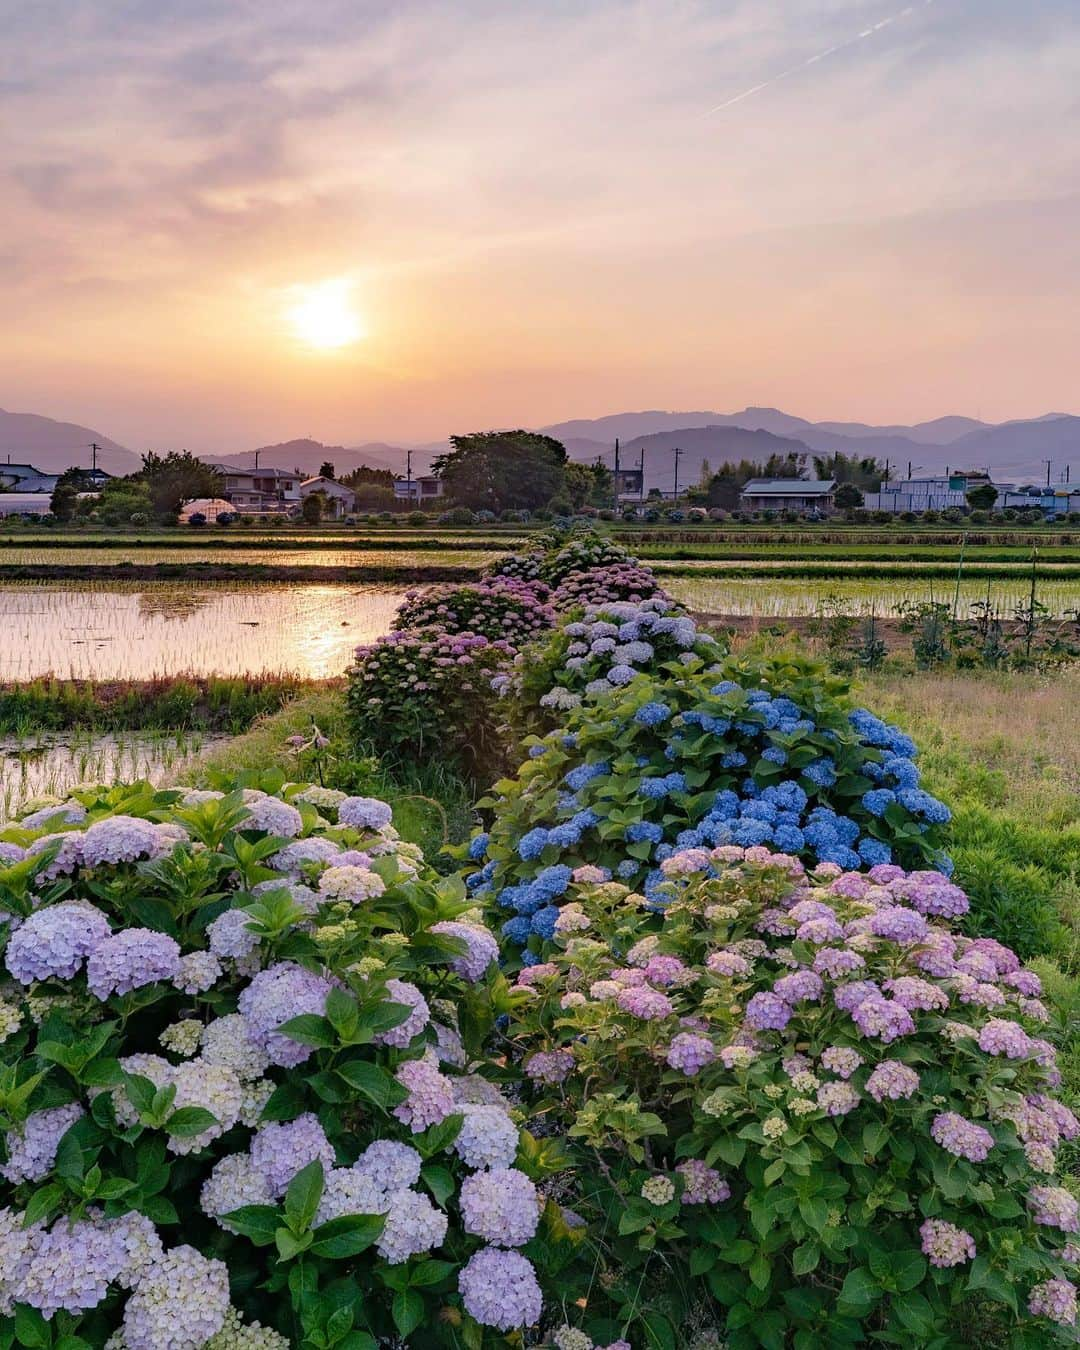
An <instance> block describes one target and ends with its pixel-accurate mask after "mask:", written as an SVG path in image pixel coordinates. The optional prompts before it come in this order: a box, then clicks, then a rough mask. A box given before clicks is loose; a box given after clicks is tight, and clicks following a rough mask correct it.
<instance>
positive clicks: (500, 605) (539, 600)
mask: <svg viewBox="0 0 1080 1350" xmlns="http://www.w3.org/2000/svg"><path fill="white" fill-rule="evenodd" d="M547 594H548V588H547V586H545V585H544V583H543V582H542V581H531V582H526V581H519V580H517V579H516V578H513V577H505V576H501V577H494V578H492V580H490V581H481V582H479V583H477V584H476V585H463V586H443V587H435V588H432V589H429V590H426V591H410V592H409V593H408V594H407V595H406V596H405V600H404V603H403V604H402V605H401V607H400V609H399V610H398V612H397V618H396V620H395V626H396V627H397V628H441V629H443V630H445V631H446V632H447V633H480V634H482V635H483V636H484V637H486V638H490V639H491V640H494V639H496V638H504V639H505V640H506V641H507V642H509V643H511V644H512V645H513V646H514V647H521V646H522V645H523V644H524V643H526V642H531V641H532V640H533V639H534V638H538V637H539V636H540V635H541V634H542V633H543V632H544V630H545V629H547V628H550V627H551V626H552V624H553V623H554V622H555V611H554V610H553V609H552V608H551V606H550V605H548V604H545V603H544V598H545V597H546V596H547Z"/></svg>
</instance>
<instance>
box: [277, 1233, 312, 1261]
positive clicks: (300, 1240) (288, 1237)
mask: <svg viewBox="0 0 1080 1350" xmlns="http://www.w3.org/2000/svg"><path fill="white" fill-rule="evenodd" d="M274 1243H275V1244H276V1246H277V1249H278V1260H279V1261H291V1260H292V1259H293V1257H294V1256H299V1255H300V1253H301V1252H306V1251H307V1249H308V1248H309V1247H310V1246H311V1233H310V1232H307V1233H304V1234H303V1235H302V1236H300V1237H296V1236H295V1234H293V1233H290V1232H289V1230H288V1229H287V1228H279V1229H278V1230H277V1232H276V1233H275V1234H274Z"/></svg>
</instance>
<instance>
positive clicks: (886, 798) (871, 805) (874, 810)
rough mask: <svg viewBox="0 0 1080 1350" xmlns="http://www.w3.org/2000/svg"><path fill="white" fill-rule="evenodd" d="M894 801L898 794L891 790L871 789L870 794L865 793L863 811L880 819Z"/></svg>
mask: <svg viewBox="0 0 1080 1350" xmlns="http://www.w3.org/2000/svg"><path fill="white" fill-rule="evenodd" d="M894 801H896V793H895V792H893V791H892V790H891V789H889V788H871V790H870V791H869V792H864V793H863V797H862V804H863V809H864V810H866V811H868V812H869V813H870V815H872V816H877V817H879V818H880V817H881V816H883V815H884V814H885V808H886V807H887V806H888V805H889V804H890V802H894Z"/></svg>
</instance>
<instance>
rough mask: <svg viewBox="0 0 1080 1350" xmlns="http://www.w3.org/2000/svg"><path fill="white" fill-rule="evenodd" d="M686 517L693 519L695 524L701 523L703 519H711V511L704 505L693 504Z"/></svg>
mask: <svg viewBox="0 0 1080 1350" xmlns="http://www.w3.org/2000/svg"><path fill="white" fill-rule="evenodd" d="M686 519H687V520H692V521H693V522H694V524H695V525H700V524H701V523H702V522H703V521H706V520H708V519H709V513H708V511H707V510H706V509H705V507H704V506H692V507H691V508H690V509H689V511H687V513H686Z"/></svg>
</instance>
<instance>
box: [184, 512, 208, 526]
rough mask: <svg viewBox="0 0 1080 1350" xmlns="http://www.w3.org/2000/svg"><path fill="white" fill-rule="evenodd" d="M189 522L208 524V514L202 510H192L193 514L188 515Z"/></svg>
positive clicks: (190, 523)
mask: <svg viewBox="0 0 1080 1350" xmlns="http://www.w3.org/2000/svg"><path fill="white" fill-rule="evenodd" d="M188 524H189V525H205V524H206V516H205V515H204V514H203V513H202V511H192V513H191V515H190V516H188Z"/></svg>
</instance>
